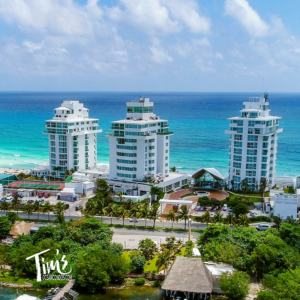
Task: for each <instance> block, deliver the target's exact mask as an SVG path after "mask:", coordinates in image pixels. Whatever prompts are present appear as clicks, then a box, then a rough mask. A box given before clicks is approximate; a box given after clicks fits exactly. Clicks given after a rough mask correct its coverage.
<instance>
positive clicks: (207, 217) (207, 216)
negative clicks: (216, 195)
mask: <svg viewBox="0 0 300 300" xmlns="http://www.w3.org/2000/svg"><path fill="white" fill-rule="evenodd" d="M202 221H203V222H204V223H206V224H207V225H208V223H209V222H211V217H210V213H209V211H208V210H206V211H205V213H204V215H203V216H202Z"/></svg>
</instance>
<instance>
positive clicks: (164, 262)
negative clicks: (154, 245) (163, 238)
mask: <svg viewBox="0 0 300 300" xmlns="http://www.w3.org/2000/svg"><path fill="white" fill-rule="evenodd" d="M170 259H171V255H170V251H169V250H167V249H166V250H164V251H163V252H161V253H160V254H159V255H158V257H157V260H156V263H155V265H156V267H157V270H158V271H159V269H160V268H161V267H163V269H164V274H166V269H167V268H168V264H169V262H170Z"/></svg>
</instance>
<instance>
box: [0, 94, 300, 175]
mask: <svg viewBox="0 0 300 300" xmlns="http://www.w3.org/2000/svg"><path fill="white" fill-rule="evenodd" d="M260 95H261V93H208V92H207V93H194V92H190V93H188V92H185V93H184V92H176V93H175V92H174V93H171V92H156V93H154V92H0V107H1V108H0V111H1V122H0V130H1V131H0V132H1V134H0V137H1V142H0V167H1V168H12V169H24V170H29V169H30V168H33V167H36V166H37V165H38V164H40V163H42V162H47V161H48V154H49V152H48V141H47V138H48V136H47V135H45V134H43V131H45V120H47V119H52V117H53V115H54V109H55V108H56V107H59V106H60V104H61V103H62V102H63V101H64V100H79V101H80V102H82V103H84V106H85V107H87V108H88V109H89V110H90V117H92V118H98V119H99V125H100V126H99V127H100V128H101V129H102V130H103V132H102V133H100V134H98V148H97V151H98V163H105V164H107V163H108V162H109V141H108V137H107V134H108V133H109V132H111V130H110V125H111V122H112V121H116V120H120V119H124V118H125V117H126V106H125V103H126V102H127V101H130V100H135V99H138V98H139V97H140V96H143V97H149V98H150V100H151V101H153V102H154V112H155V114H156V115H157V116H159V117H160V118H162V119H167V120H168V122H169V128H170V131H173V132H174V135H173V136H171V138H170V139H171V140H170V167H173V166H175V167H176V168H177V170H178V171H184V172H188V173H191V174H192V173H194V172H196V171H197V170H198V169H200V168H205V167H207V168H212V167H213V168H216V169H217V170H219V171H220V172H221V174H222V175H224V176H227V175H228V164H229V135H226V134H225V130H226V129H229V120H227V118H230V117H234V116H239V115H240V110H241V109H242V107H243V101H247V99H248V98H249V97H253V96H260ZM269 102H270V109H271V115H274V116H279V117H282V119H281V120H280V125H279V127H280V128H283V133H280V134H279V138H278V152H277V166H276V176H292V177H295V176H298V175H299V173H300V159H299V154H300V140H299V139H296V138H295V137H297V134H298V128H299V124H300V120H299V114H300V105H299V104H300V93H269Z"/></svg>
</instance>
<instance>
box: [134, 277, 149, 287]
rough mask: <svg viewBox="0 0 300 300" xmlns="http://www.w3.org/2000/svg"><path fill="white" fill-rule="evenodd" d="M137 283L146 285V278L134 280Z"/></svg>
mask: <svg viewBox="0 0 300 300" xmlns="http://www.w3.org/2000/svg"><path fill="white" fill-rule="evenodd" d="M134 283H135V285H138V286H139V285H144V284H145V283H146V279H145V278H136V279H135V281H134Z"/></svg>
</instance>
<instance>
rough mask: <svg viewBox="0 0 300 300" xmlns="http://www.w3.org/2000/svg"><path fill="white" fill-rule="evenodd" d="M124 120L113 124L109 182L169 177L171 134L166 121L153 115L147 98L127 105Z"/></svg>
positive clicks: (110, 142) (110, 138)
mask: <svg viewBox="0 0 300 300" xmlns="http://www.w3.org/2000/svg"><path fill="white" fill-rule="evenodd" d="M126 106H127V116H126V119H124V120H120V121H115V122H112V127H111V128H112V129H113V131H114V132H113V134H111V135H110V137H109V162H110V164H109V171H110V178H112V179H119V180H120V179H121V180H122V179H123V180H124V179H128V180H144V179H145V177H146V178H156V177H157V176H160V177H161V178H163V177H167V176H169V156H170V153H169V145H170V135H172V134H173V133H172V132H170V131H169V125H168V121H167V120H161V119H160V118H159V117H157V116H156V115H155V114H154V113H153V102H150V101H149V98H140V99H139V100H138V101H130V102H127V103H126Z"/></svg>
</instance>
